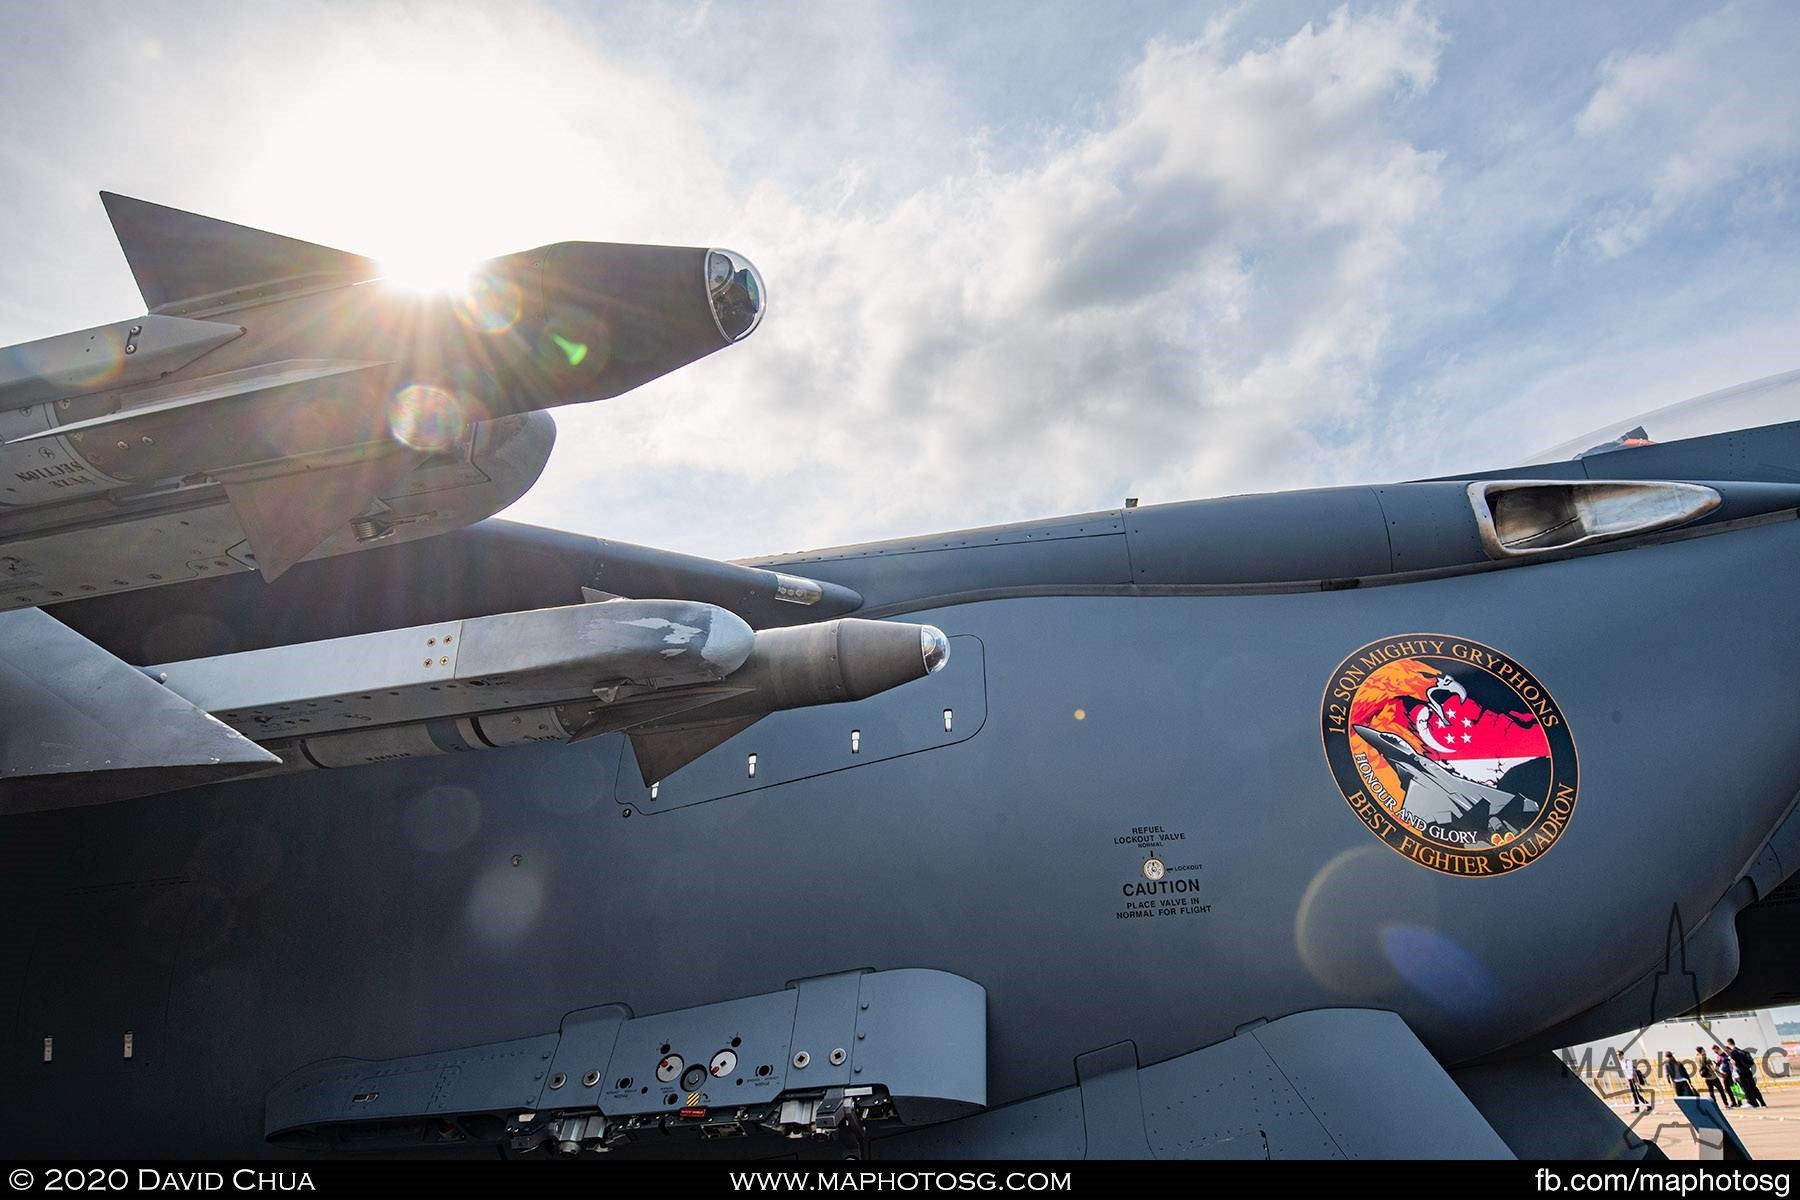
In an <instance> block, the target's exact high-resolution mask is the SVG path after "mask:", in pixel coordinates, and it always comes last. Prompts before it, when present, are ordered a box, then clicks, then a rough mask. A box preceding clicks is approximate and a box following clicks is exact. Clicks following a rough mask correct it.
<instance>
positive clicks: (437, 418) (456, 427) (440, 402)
mask: <svg viewBox="0 0 1800 1200" xmlns="http://www.w3.org/2000/svg"><path fill="white" fill-rule="evenodd" d="M466 421H467V415H466V414H465V412H464V410H463V403H462V401H461V400H460V399H458V398H457V397H456V395H455V394H454V393H451V392H447V391H445V390H444V389H443V388H438V387H432V386H431V385H430V384H426V383H415V384H410V385H408V386H407V387H404V388H401V389H400V390H399V391H398V392H396V393H394V398H393V399H392V400H390V401H388V429H389V431H390V432H392V433H393V435H394V436H395V437H396V438H398V439H399V440H400V441H402V442H405V443H406V444H407V445H408V446H411V447H412V448H413V449H415V450H428V451H435V450H447V449H449V448H450V447H451V446H454V445H455V444H456V443H457V442H458V441H460V440H461V439H462V434H463V426H464V424H465V423H466Z"/></svg>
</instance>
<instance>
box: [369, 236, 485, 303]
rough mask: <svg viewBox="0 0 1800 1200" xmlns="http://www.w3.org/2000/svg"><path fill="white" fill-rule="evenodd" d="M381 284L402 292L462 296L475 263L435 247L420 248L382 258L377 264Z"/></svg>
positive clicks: (472, 273)
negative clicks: (442, 293) (443, 293)
mask: <svg viewBox="0 0 1800 1200" xmlns="http://www.w3.org/2000/svg"><path fill="white" fill-rule="evenodd" d="M379 263H380V266H381V278H382V280H383V282H385V283H387V284H389V285H390V286H392V287H396V288H399V289H401V290H402V291H408V292H417V293H420V294H433V293H439V292H445V293H452V294H461V293H463V292H466V291H467V290H468V287H469V280H470V278H471V276H473V275H474V273H475V268H476V266H477V265H478V264H477V263H476V262H474V261H472V260H470V259H468V258H465V257H462V256H460V255H457V254H446V253H444V252H442V250H440V249H437V248H434V247H429V246H427V247H421V248H420V249H418V250H414V251H403V252H400V253H392V254H387V255H383V256H382V257H381V259H380V260H379Z"/></svg>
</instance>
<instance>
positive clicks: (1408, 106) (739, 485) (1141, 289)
mask: <svg viewBox="0 0 1800 1200" xmlns="http://www.w3.org/2000/svg"><path fill="white" fill-rule="evenodd" d="M1796 34H1800V8H1795V7H1793V6H1792V5H1788V4H1782V3H1764V4H1758V3H1731V4H1722V5H1706V4H1673V3H1630V4H1624V3H1619V4H1601V3H1594V4H1586V5H1580V6H1569V5H1562V4H1529V3H1509V4H1506V5H1479V4H1427V3H1417V4H1398V5H1396V4H1353V5H1349V6H1347V7H1332V6H1325V5H1313V4H1299V3H1271V4H1263V5H1256V6H1233V5H1207V4H1189V5H1157V4H1135V5H1130V6H1123V5H1121V6H1095V5H1091V4H1085V5H1084V4H1031V5H1024V4H1008V3H988V4H982V5H950V4H926V3H919V4H909V5H895V4H880V3H868V4H857V3H849V2H836V3H826V4H818V5H809V4H801V3H767V4H760V5H750V4H730V3H724V2H715V3H710V4H679V5H673V4H671V5H664V4H604V5H590V4H579V3H573V2H560V3H559V2H545V3H534V2H530V0H524V2H520V0H512V2H509V3H506V4H492V5H485V6H463V5H456V4H450V3H435V4H378V3H366V2H359V3H355V4H333V3H321V2H311V3H308V2H301V0H296V2H290V3H283V4H279V5H275V4H242V3H240V4H216V5H214V4H205V3H196V2H184V3H172V4H158V3H155V2H152V0H136V2H134V3H129V4H123V3H121V4H106V3H71V4H63V5H42V4H38V3H23V2H20V0H0V45H6V46H8V47H9V48H10V50H9V52H8V54H7V67H8V69H7V70H6V71H4V72H0V111H3V112H4V115H5V118H6V119H5V122H4V125H3V126H0V212H4V213H6V215H7V218H8V219H7V220H6V221H5V222H4V223H0V342H15V341H23V340H26V339H29V338H33V337H39V336H44V335H47V334H51V333H56V332H60V331H62V330H65V329H70V328H76V327H80V326H84V325H90V324H95V323H98V322H101V321H106V320H112V319H116V318H118V317H121V316H126V315H130V314H131V313H133V312H137V311H141V304H140V303H139V302H138V299H137V297H136V294H135V291H134V289H133V287H132V284H131V280H130V276H129V273H128V272H127V271H126V269H125V266H124V263H123V261H122V260H121V258H120V257H119V255H118V252H117V250H116V248H115V247H114V246H113V244H112V239H111V233H110V230H109V228H108V227H107V224H106V221H105V218H104V215H103V213H102V212H101V209H100V206H99V203H98V201H97V199H96V198H95V193H96V192H97V191H99V190H100V189H101V188H108V189H112V190H118V191H124V192H127V193H130V194H135V195H140V196H143V197H145V198H147V199H152V200H157V201H160V202H164V203H170V204H174V205H177V206H179V207H184V208H191V209H195V210H197V211H201V212H208V213H212V214H214V215H218V216H221V217H225V218H228V219H231V220H235V221H240V222H243V223H246V224H250V225H256V226H260V227H263V228H270V229H275V230H278V231H281V232H284V233H290V234H293V235H295V236H300V237H305V238H309V239H311V240H315V241H320V242H324V243H327V244H332V245H339V246H342V247H344V248H346V249H350V250H355V251H359V252H364V253H369V254H372V255H374V256H376V257H380V258H404V257H409V256H410V257H415V258H417V257H421V256H442V257H443V258H445V259H447V260H456V259H462V258H477V257H480V256H484V255H490V254H498V253H504V252H507V251H511V250H515V249H520V248H523V247H525V246H529V245H534V244H538V243H542V242H547V241H552V240H562V239H573V238H591V239H602V240H643V241H670V242H679V243H689V244H693V243H699V244H709V243H710V244H721V245H727V246H731V247H733V248H735V249H738V250H741V251H744V252H746V253H748V254H749V255H750V256H751V257H752V258H753V259H754V260H755V261H756V262H757V263H758V265H759V266H760V267H761V268H762V270H763V272H764V275H765V277H766V278H767V280H768V283H769V287H770V292H771V295H772V306H771V310H770V315H769V319H768V320H767V321H766V322H765V324H764V326H763V327H762V329H760V330H759V331H758V332H757V333H756V335H755V336H754V337H752V338H751V339H749V341H747V342H746V343H744V344H743V345H742V346H738V347H734V348H732V349H731V350H729V351H726V352H724V353H721V354H719V355H717V356H714V357H713V358H711V359H708V360H706V361H704V362H702V363H699V364H696V365H695V366H693V367H691V368H688V369H686V370H683V371H681V372H678V373H677V374H676V375H674V376H671V377H669V378H668V379H665V380H662V381H659V382H657V383H655V384H652V385H650V386H648V387H646V388H644V389H641V390H640V391H638V392H636V393H633V394H631V395H628V396H626V397H622V398H620V399H617V400H614V401H609V402H606V403H603V404H596V405H589V406H584V407H582V408H578V409H564V410H561V411H559V413H558V421H559V425H560V428H561V436H560V440H559V444H558V449H557V451H556V455H555V457H554V458H553V460H552V462H551V464H550V466H549V468H548V469H547V470H546V472H545V475H544V478H543V479H542V480H541V481H540V483H539V485H538V486H537V488H535V489H534V490H533V492H532V493H531V494H530V495H529V496H528V497H527V498H526V499H525V500H524V501H522V502H521V503H520V504H519V505H517V506H516V507H515V508H514V509H513V510H512V511H511V513H510V514H509V515H511V516H515V517H518V518H520V519H525V520H532V521H537V522H540V523H544V524H551V525H557V526H562V527H566V528H573V529H580V530H584V531H590V532H594V533H598V534H602V535H605V536H610V537H618V538H623V539H626V540H631V541H639V542H647V543H652V544H658V545H665V546H671V547H674V548H677V549H682V550H687V551H691V552H696V553H704V554H716V555H726V556H740V555H749V554H756V553H763V552H773V551H779V550H784V549H796V548H801V547H805V546H816V545H823V544H831V543H839V542H845V541H855V540H863V539H870V538H878V537H887V536H895V535H900V534H904V533H909V532H926V531H930V530H937V529H945V528H954V527H958V526H967V525H976V524H982V523H990V522H995V521H1004V520H1010V519H1016V518H1025V517H1034V516H1046V515H1051V514H1055V513H1058V512H1068V511H1079V510H1085V509H1092V508H1101V507H1108V506H1112V505H1116V504H1117V503H1118V502H1119V501H1120V500H1121V499H1122V498H1123V497H1124V496H1126V495H1136V496H1140V497H1142V498H1143V500H1144V502H1145V503H1154V502H1157V501H1165V500H1178V499H1186V498H1189V497H1194V496H1203V495H1213V494H1221V493H1229V492H1239V491H1249V490H1261V489H1270V488H1280V487H1292V486H1306V485H1314V484H1328V483H1340V482H1349V481H1358V480H1384V479H1398V478H1406V477H1413V476H1419V475H1425V474H1432V473H1438V472H1442V471H1448V470H1453V469H1456V468H1459V467H1473V466H1481V465H1490V464H1495V463H1504V462H1510V461H1514V460H1517V459H1519V458H1521V457H1523V456H1525V455H1526V454H1527V453H1528V452H1529V451H1531V450H1534V449H1537V448H1540V447H1542V446H1545V445H1549V444H1552V443H1555V442H1558V441H1561V440H1563V439H1564V438H1567V437H1570V436H1573V435H1575V434H1578V433H1580V432H1582V431H1583V430H1585V429H1588V428H1592V427H1595V426H1598V425H1601V424H1603V423H1605V422H1607V421H1610V420H1612V419H1613V418H1615V417H1619V416H1623V415H1626V414H1630V413H1635V412H1641V411H1644V410H1648V409H1651V408H1655V407H1659V406H1661V405H1664V404H1667V403H1669V402H1672V401H1676V400H1680V399H1682V398H1684V397H1687V396H1691V395H1697V394H1700V393H1703V392H1707V391H1712V390H1715V389H1717V388H1721V387H1725V386H1728V385H1730V384H1734V383H1738V382H1741V381H1744V380H1747V379H1753V378H1757V377H1759V376H1763V375H1769V374H1773V373H1776V372H1778V371H1783V370H1788V369H1792V368H1794V367H1800V351H1797V349H1796V348H1800V270H1796V267H1797V266H1800V261H1797V260H1800V239H1797V238H1796V237H1795V233H1796V231H1797V230H1796V226H1797V224H1800V221H1797V217H1796V207H1795V201H1796V199H1797V198H1800V196H1797V187H1796V184H1797V182H1800V181H1797V179H1796V163H1797V159H1800V120H1796V119H1795V116H1796V114H1797V113H1800V72H1795V71H1794V70H1793V69H1792V66H1791V62H1790V61H1789V59H1790V55H1791V47H1792V46H1793V45H1794V44H1795V41H1796Z"/></svg>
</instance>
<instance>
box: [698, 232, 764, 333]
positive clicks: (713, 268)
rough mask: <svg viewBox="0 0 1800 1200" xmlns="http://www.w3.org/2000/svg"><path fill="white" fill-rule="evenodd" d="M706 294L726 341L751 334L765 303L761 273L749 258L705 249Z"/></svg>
mask: <svg viewBox="0 0 1800 1200" xmlns="http://www.w3.org/2000/svg"><path fill="white" fill-rule="evenodd" d="M706 294H707V298H708V299H709V300H710V301H711V302H712V314H713V321H714V323H716V324H717V325H718V327H719V332H720V333H721V334H723V335H724V336H725V340H726V341H728V342H736V341H741V340H742V339H744V338H746V337H748V336H750V331H751V330H752V329H755V328H756V327H757V325H758V324H760V323H761V321H762V316H763V310H764V309H765V308H767V307H768V299H767V298H768V293H767V292H765V291H764V290H763V281H762V275H761V273H760V272H758V271H757V269H756V268H755V267H753V266H751V265H750V260H749V259H747V258H745V257H744V256H743V255H741V254H737V253H734V252H732V251H730V250H708V251H707V252H706Z"/></svg>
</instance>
